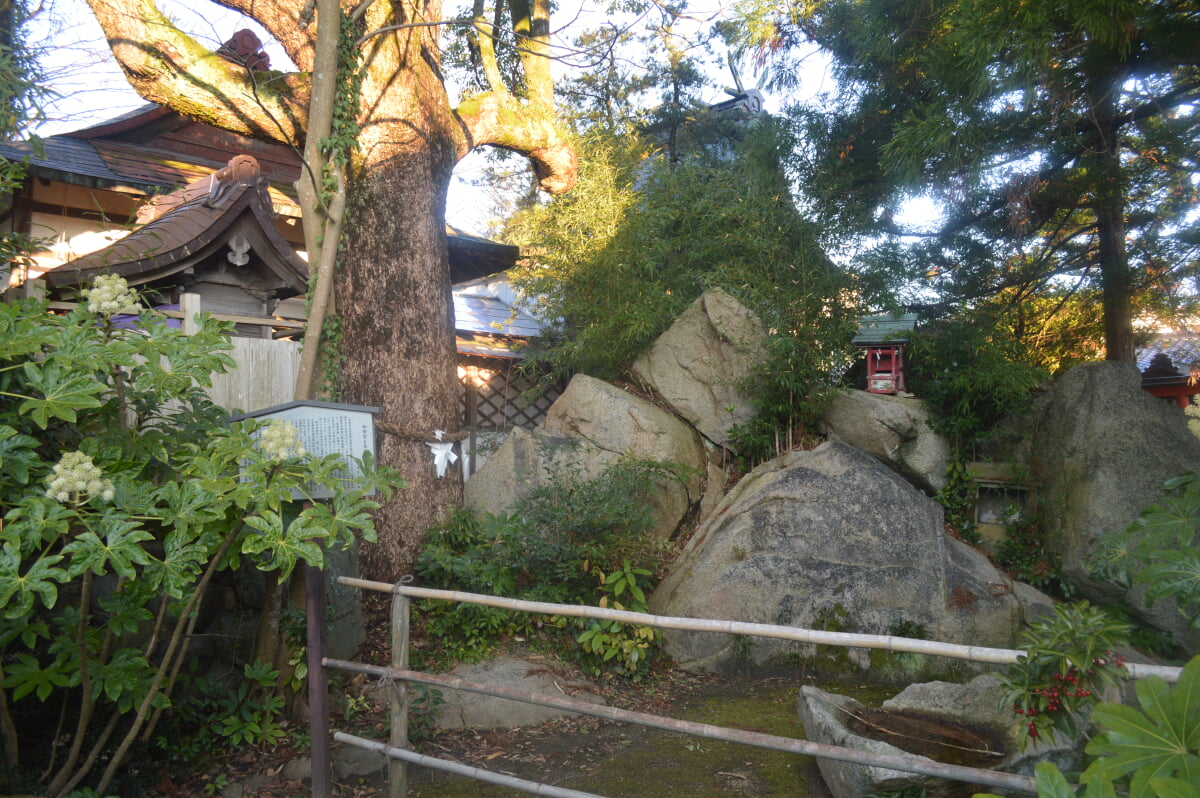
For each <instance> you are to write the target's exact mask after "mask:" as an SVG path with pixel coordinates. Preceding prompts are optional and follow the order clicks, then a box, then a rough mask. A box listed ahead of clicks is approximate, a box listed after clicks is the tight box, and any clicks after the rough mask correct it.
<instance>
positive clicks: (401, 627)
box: [388, 592, 409, 798]
mask: <svg viewBox="0 0 1200 798" xmlns="http://www.w3.org/2000/svg"><path fill="white" fill-rule="evenodd" d="M408 622H409V600H408V596H406V595H404V594H403V593H400V592H396V593H394V594H393V595H392V667H393V668H395V669H396V670H407V669H408ZM389 696H390V699H391V710H392V728H391V734H390V736H389V738H388V742H389V743H391V746H392V747H393V748H408V683H407V682H403V681H393V682H392V689H391V691H390V692H389ZM407 792H408V765H407V763H405V761H404V760H403V759H389V760H388V798H404V795H405V794H406V793H407Z"/></svg>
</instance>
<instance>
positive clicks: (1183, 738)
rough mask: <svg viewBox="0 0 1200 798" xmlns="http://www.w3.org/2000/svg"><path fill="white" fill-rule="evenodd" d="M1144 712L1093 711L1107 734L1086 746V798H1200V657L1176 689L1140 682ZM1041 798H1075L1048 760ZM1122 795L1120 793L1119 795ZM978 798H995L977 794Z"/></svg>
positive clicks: (1104, 707) (1115, 707) (1040, 780)
mask: <svg viewBox="0 0 1200 798" xmlns="http://www.w3.org/2000/svg"><path fill="white" fill-rule="evenodd" d="M1137 697H1138V704H1139V705H1140V706H1141V711H1140V712H1139V711H1138V710H1136V709H1134V708H1133V707H1129V706H1125V705H1124V704H1100V705H1099V706H1097V707H1096V709H1095V711H1094V712H1093V713H1092V720H1094V721H1095V722H1096V723H1097V724H1098V725H1099V726H1100V728H1101V729H1102V730H1103V731H1101V733H1100V734H1098V735H1097V736H1096V737H1094V738H1093V739H1092V741H1091V742H1089V743H1088V745H1087V749H1086V750H1087V753H1088V755H1089V757H1090V761H1089V763H1088V766H1087V769H1086V770H1084V771H1083V774H1082V775H1081V776H1080V778H1079V782H1080V784H1082V785H1085V787H1086V789H1085V790H1084V791H1083V793H1081V795H1082V796H1084V798H1115V796H1117V795H1129V796H1130V798H1200V786H1198V785H1200V657H1193V658H1192V660H1191V661H1190V662H1189V663H1188V664H1187V665H1186V666H1185V667H1184V669H1183V673H1182V674H1181V675H1180V678H1179V682H1178V683H1177V684H1176V685H1174V686H1173V687H1172V686H1170V685H1168V684H1167V683H1166V682H1164V681H1163V680H1162V679H1160V678H1159V677H1157V676H1149V677H1147V678H1145V679H1139V680H1138V682H1137ZM1037 788H1038V795H1039V796H1041V798H1070V797H1071V796H1074V795H1076V794H1077V793H1076V791H1075V789H1074V788H1073V787H1072V786H1071V784H1070V782H1068V781H1067V779H1066V777H1065V776H1063V774H1062V773H1061V772H1059V770H1058V768H1056V767H1055V766H1054V765H1053V764H1051V763H1049V762H1042V763H1039V764H1038V766H1037ZM1118 791H1119V792H1118ZM975 798H992V796H987V795H977V796H975Z"/></svg>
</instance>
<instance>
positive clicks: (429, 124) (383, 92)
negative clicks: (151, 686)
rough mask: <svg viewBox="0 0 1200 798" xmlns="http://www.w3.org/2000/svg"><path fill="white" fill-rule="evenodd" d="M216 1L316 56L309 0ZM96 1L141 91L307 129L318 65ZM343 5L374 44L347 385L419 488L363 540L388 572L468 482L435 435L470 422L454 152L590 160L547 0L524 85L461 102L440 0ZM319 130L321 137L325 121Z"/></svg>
mask: <svg viewBox="0 0 1200 798" xmlns="http://www.w3.org/2000/svg"><path fill="white" fill-rule="evenodd" d="M216 1H217V2H218V3H220V4H221V5H224V6H227V7H229V8H234V9H238V10H241V11H243V12H244V13H246V14H248V15H249V16H251V17H253V18H255V19H257V20H258V21H259V22H261V23H262V24H263V25H264V26H265V27H266V28H267V30H268V31H270V32H271V33H272V34H273V35H274V36H276V38H277V39H278V40H279V41H280V42H281V43H282V44H283V45H284V48H285V49H286V51H287V53H288V55H289V56H290V57H291V58H292V60H293V62H294V63H296V64H297V65H298V66H299V67H300V68H301V69H305V70H310V69H313V68H314V52H315V50H314V44H315V39H314V37H313V33H312V30H311V26H309V27H305V26H304V25H301V24H299V18H300V14H301V10H302V9H303V8H304V4H302V3H296V2H292V1H291V0H216ZM88 2H89V3H90V4H91V6H92V9H93V11H94V12H95V14H96V19H97V20H98V21H99V22H100V23H101V25H102V26H103V27H104V30H105V35H106V37H107V38H108V40H109V44H110V46H111V47H112V49H113V54H114V55H115V56H116V57H117V60H118V61H119V62H120V63H121V66H122V68H123V69H124V70H125V72H126V74H127V75H128V76H129V79H130V82H131V83H132V84H133V85H134V87H135V88H136V89H137V90H138V92H139V93H140V94H141V95H142V96H143V97H145V98H147V99H150V100H152V101H154V102H161V103H164V104H167V105H169V106H171V107H173V108H175V109H176V110H177V111H179V112H180V113H183V114H185V115H188V116H190V117H192V118H195V119H200V120H202V121H204V122H206V123H208V124H213V125H216V126H218V127H222V128H225V129H227V130H232V131H235V132H238V133H243V134H246V135H251V136H258V137H261V138H264V139H268V140H284V141H291V142H293V143H294V142H297V141H299V140H300V139H301V138H302V137H303V131H304V130H305V125H306V123H307V121H308V119H307V117H308V106H307V99H308V93H309V86H310V85H311V82H310V80H309V78H308V76H306V75H302V74H293V75H284V76H272V77H270V83H269V86H270V91H266V90H265V88H266V85H267V84H263V85H260V84H259V82H258V76H257V73H252V72H249V71H247V70H246V69H244V68H243V67H241V66H238V65H236V64H233V63H232V62H230V61H227V60H225V59H224V58H221V57H219V56H217V55H216V54H214V53H212V52H211V51H210V50H208V48H206V47H204V46H203V45H201V44H199V43H198V42H196V41H195V40H194V39H192V38H191V37H189V36H187V35H186V34H184V33H183V32H181V31H180V30H179V29H178V28H176V27H175V26H174V25H172V24H171V23H170V20H168V19H167V18H166V17H164V16H163V15H161V14H160V13H158V11H157V9H155V8H154V5H153V1H152V0H88ZM341 5H342V8H343V9H344V10H345V11H349V10H350V9H351V8H356V9H357V10H358V13H359V16H356V19H357V24H358V25H359V28H360V29H359V34H365V35H364V36H363V37H362V38H361V39H359V40H358V42H357V43H356V44H355V47H356V48H357V51H358V53H359V54H361V56H362V63H361V70H360V71H359V72H358V73H357V74H359V75H361V78H362V83H361V93H360V96H359V102H358V108H357V110H358V121H359V129H358V130H357V131H351V130H346V129H340V130H337V131H335V132H336V133H337V137H340V138H342V139H344V138H345V137H354V138H355V139H356V142H355V143H356V145H357V146H356V148H355V149H354V152H353V154H352V156H351V157H352V163H351V165H350V168H349V174H348V183H349V189H348V196H347V202H346V213H345V219H344V222H343V227H342V231H343V237H342V242H341V247H340V256H339V266H340V268H339V269H338V270H337V273H336V277H335V280H334V289H335V297H336V305H337V308H338V312H339V313H340V314H341V318H342V323H343V327H342V341H341V346H340V350H341V356H342V366H341V398H342V399H343V400H344V401H347V402H354V403H358V404H366V405H378V406H380V407H382V408H383V414H382V417H381V418H380V419H379V421H380V422H381V424H380V426H381V429H382V430H383V434H381V435H380V436H379V441H378V444H379V448H378V452H377V454H378V459H379V461H380V462H381V463H383V464H385V465H388V466H391V467H393V468H396V469H397V470H399V471H400V474H401V476H402V477H403V478H404V479H405V480H407V481H408V485H409V487H408V489H407V490H404V491H401V492H399V493H398V494H397V495H396V497H395V498H394V499H393V500H392V501H390V502H389V503H388V505H387V506H385V507H384V509H383V510H382V511H381V512H379V513H376V515H375V525H376V528H377V531H378V533H379V541H380V542H379V543H378V544H376V545H374V546H365V547H364V548H363V557H362V562H363V571H364V573H366V574H367V575H369V576H373V577H377V578H379V579H382V580H388V581H391V580H393V579H396V578H398V577H399V576H402V575H403V573H404V572H405V571H406V570H408V569H409V568H410V567H411V566H412V563H413V560H414V559H415V556H416V553H417V550H418V548H419V546H420V541H421V537H422V534H423V532H424V531H425V530H426V529H427V528H428V527H429V526H431V525H432V524H435V523H437V522H438V521H440V520H442V519H443V518H444V517H445V515H446V513H447V511H448V509H449V508H451V507H453V506H454V505H455V504H456V503H457V502H458V501H459V500H460V499H461V496H462V479H461V473H460V472H459V471H457V470H452V471H450V472H449V473H448V474H447V475H446V476H445V477H442V478H438V477H437V476H436V474H435V471H434V466H433V458H432V456H431V454H430V451H429V449H428V447H427V446H426V445H425V444H426V442H429V441H432V440H434V431H435V430H438V429H440V430H445V431H446V432H451V433H453V432H456V431H457V430H458V425H459V409H458V408H459V396H458V392H459V387H458V379H457V373H456V362H455V347H454V323H453V305H452V303H451V297H450V269H449V265H448V262H447V257H446V238H445V203H446V191H447V188H448V187H449V183H450V175H451V172H452V170H453V168H454V164H455V163H456V162H457V161H458V159H460V158H462V157H464V156H465V155H466V154H467V153H468V152H470V151H471V150H472V149H473V148H475V147H479V146H484V145H492V146H499V147H504V148H507V149H510V150H514V151H516V152H521V153H523V154H524V155H526V156H527V157H529V158H530V160H532V161H533V163H534V167H535V169H536V171H537V174H538V178H539V186H540V187H541V188H542V189H544V190H546V191H550V192H561V191H566V190H568V189H570V187H571V186H572V185H573V184H574V182H575V172H576V166H577V164H576V161H575V154H574V151H573V150H572V148H571V145H570V142H569V140H568V139H567V137H566V136H565V135H564V134H563V131H562V130H560V129H559V127H558V125H557V123H556V122H555V120H554V116H553V107H552V100H553V91H552V87H551V85H550V78H551V75H550V70H549V66H548V59H547V58H546V54H547V53H548V51H547V50H546V42H545V41H544V40H545V38H546V37H548V35H549V3H548V2H547V0H518V2H517V4H516V9H515V11H516V14H515V19H516V20H517V21H518V22H519V23H520V26H519V27H520V30H519V31H518V34H519V35H520V36H521V37H522V41H523V43H524V45H525V46H524V49H523V51H522V53H521V55H520V59H521V63H522V64H523V66H524V68H525V71H526V76H525V77H526V85H527V88H528V98H527V100H526V101H520V100H518V99H516V98H514V97H513V96H512V95H511V94H510V93H508V92H507V90H505V89H504V87H503V86H502V85H497V86H493V90H492V91H491V92H485V93H483V94H479V95H474V96H472V97H470V98H468V99H467V100H465V101H463V103H462V104H461V105H460V106H459V107H458V108H456V109H455V108H451V105H450V99H449V97H448V95H447V93H446V89H445V86H444V85H443V84H442V74H441V63H440V60H441V57H440V51H439V37H440V35H441V33H440V28H439V25H438V23H439V22H440V21H441V19H442V9H441V2H440V0H375V2H373V3H355V2H352V0H342V3H341ZM330 21H331V20H326V21H325V22H326V27H327V23H328V22H330ZM318 22H319V23H320V20H318ZM493 60H494V55H493ZM492 66H493V67H495V64H494V63H493V65H492ZM322 69H326V70H327V69H328V67H322ZM490 74H494V75H495V74H498V72H497V70H496V69H495V68H493V69H491V70H490ZM337 79H338V80H339V81H340V82H339V85H338V86H337V87H336V91H337V92H338V96H339V98H341V99H345V98H347V97H349V96H351V95H350V94H349V84H350V82H351V81H350V76H349V75H348V74H345V73H343V74H339V75H338V76H337ZM318 94H319V92H318ZM316 135H317V138H318V139H320V138H321V135H320V130H317V132H316ZM343 143H345V141H343ZM310 201H311V200H310ZM326 245H328V242H327V244H326Z"/></svg>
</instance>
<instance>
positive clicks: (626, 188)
mask: <svg viewBox="0 0 1200 798" xmlns="http://www.w3.org/2000/svg"><path fill="white" fill-rule="evenodd" d="M703 124H708V125H713V128H712V132H711V134H710V135H711V138H712V140H711V141H706V142H705V143H704V144H703V146H701V145H697V146H696V147H695V149H693V150H690V151H688V152H686V153H684V154H682V155H681V156H680V157H679V158H678V159H677V160H671V159H669V158H666V157H663V156H661V155H653V156H651V157H645V156H646V150H639V149H638V148H637V147H636V146H634V145H633V144H630V143H629V139H628V138H626V139H620V140H617V141H613V140H612V139H611V138H609V137H607V136H605V135H604V134H602V133H599V132H597V133H593V134H590V135H589V136H588V137H586V138H585V139H584V140H583V141H582V142H581V150H582V151H583V154H584V157H583V158H582V161H583V166H582V167H581V173H580V186H579V188H578V190H577V191H573V192H571V193H570V194H568V195H566V196H565V197H563V198H558V199H555V200H554V201H553V202H551V203H549V204H547V205H545V206H541V207H538V208H535V209H532V210H530V211H528V212H526V213H523V214H521V215H518V216H517V217H516V218H514V220H513V221H512V222H511V223H510V225H509V227H508V228H507V230H506V234H507V236H508V237H509V238H510V240H513V241H515V242H517V243H521V244H525V245H529V246H536V247H538V248H539V249H541V250H542V251H543V253H544V254H542V255H540V256H539V258H538V263H537V265H536V266H532V267H530V268H528V269H527V270H525V271H524V272H520V273H518V274H517V276H516V282H517V283H518V284H519V285H520V287H521V288H523V289H524V290H525V291H526V293H527V294H528V295H530V296H536V297H539V298H541V299H542V300H543V301H544V307H542V308H541V310H542V312H543V315H544V317H545V318H549V319H558V320H560V322H559V323H558V325H557V326H556V327H555V328H554V329H552V330H551V333H550V334H549V335H548V336H547V337H546V339H545V341H544V342H543V343H542V344H541V345H540V346H535V347H534V348H533V350H532V352H531V355H532V357H531V358H530V359H529V362H530V364H531V368H541V369H545V370H546V373H547V375H548V378H549V379H558V378H561V377H562V376H565V375H567V374H569V373H572V372H584V373H587V374H592V375H594V376H597V377H601V378H608V379H612V378H617V377H620V376H622V375H623V374H624V373H625V370H626V369H627V368H628V366H629V364H630V363H632V362H633V360H634V359H635V358H636V357H637V356H638V355H640V354H641V353H642V352H643V351H644V350H645V349H646V347H648V346H649V345H650V344H651V343H652V342H653V341H654V339H655V338H656V337H657V336H658V335H660V334H661V333H662V332H663V331H664V330H665V329H666V328H667V327H668V326H669V325H670V324H671V323H672V322H673V321H674V320H675V319H676V318H677V317H678V316H679V314H680V313H681V312H682V311H683V310H684V309H685V308H686V307H687V306H688V305H689V304H690V303H691V302H692V301H694V300H695V299H696V298H697V297H698V296H700V294H701V293H703V292H704V291H705V290H707V289H710V288H720V289H723V290H725V291H726V292H728V293H729V294H731V295H732V296H734V297H735V298H737V299H738V300H739V301H741V302H742V303H743V304H745V305H746V306H747V307H749V308H750V309H751V310H753V311H755V312H756V313H757V314H758V316H759V318H761V319H762V321H763V322H764V324H765V326H766V328H767V330H768V334H769V340H768V344H767V346H768V352H767V362H766V363H765V364H764V365H763V366H762V367H761V368H760V369H758V370H757V371H756V372H755V373H754V374H753V375H752V376H751V377H750V379H749V380H748V385H747V386H746V389H747V394H748V395H749V396H751V397H753V401H754V402H755V405H756V410H757V411H758V420H756V421H754V422H752V423H751V424H749V425H746V427H745V428H744V429H742V430H740V431H739V435H740V440H741V445H742V450H743V451H744V452H745V453H747V454H748V455H749V456H751V457H758V456H761V455H764V454H766V453H768V452H773V451H774V445H775V441H776V439H777V438H778V437H781V435H780V430H781V429H787V428H788V426H789V425H792V426H802V425H805V424H809V423H811V421H812V420H813V418H815V416H816V415H818V414H819V412H820V408H821V402H822V400H823V399H824V398H825V394H824V391H823V388H824V386H826V385H828V384H829V383H830V381H831V380H832V375H833V374H834V373H836V371H837V369H838V367H839V366H842V365H844V364H845V362H846V358H847V350H846V345H847V344H848V341H849V339H850V337H851V335H852V332H853V327H854V325H855V319H856V316H857V313H856V312H855V311H854V310H852V309H851V308H849V307H848V306H847V305H848V303H847V300H846V298H847V297H848V296H851V295H852V294H853V286H852V284H851V282H850V281H849V279H848V278H847V277H846V275H845V273H844V272H842V271H841V270H839V269H838V268H836V267H835V266H834V265H833V264H832V263H831V262H830V261H829V259H828V258H827V257H826V256H825V254H824V253H823V252H822V251H821V250H820V248H819V247H818V246H817V243H816V239H817V236H816V232H815V230H814V229H813V227H812V226H811V225H810V224H809V223H808V222H806V221H805V220H804V219H803V218H802V217H801V216H800V214H799V213H798V212H797V211H796V208H795V206H794V205H793V202H792V196H791V193H790V190H789V187H788V180H787V172H786V168H785V164H784V163H783V153H785V152H787V151H788V150H789V149H790V147H791V144H792V142H791V141H790V139H789V137H788V133H787V131H786V130H785V129H784V128H783V127H782V126H780V125H778V124H776V123H773V122H770V121H767V120H760V121H759V122H758V123H756V124H755V125H754V126H752V127H750V128H749V129H748V130H745V131H734V132H730V131H728V130H725V129H724V128H721V127H720V126H719V125H716V123H715V122H712V121H709V122H706V123H703ZM697 125H698V126H702V125H701V123H697ZM647 150H648V148H647ZM639 158H641V159H642V160H639Z"/></svg>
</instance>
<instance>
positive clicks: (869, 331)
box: [851, 313, 917, 344]
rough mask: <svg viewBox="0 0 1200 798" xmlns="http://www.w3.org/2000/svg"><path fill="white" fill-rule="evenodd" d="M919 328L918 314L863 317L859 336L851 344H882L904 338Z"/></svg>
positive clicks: (859, 323) (859, 326) (859, 322)
mask: <svg viewBox="0 0 1200 798" xmlns="http://www.w3.org/2000/svg"><path fill="white" fill-rule="evenodd" d="M916 326H917V314H916V313H886V314H883V315H879V316H863V317H862V318H861V319H859V320H858V334H857V335H855V336H854V338H853V340H851V343H854V344H881V343H883V342H884V341H889V340H893V339H899V338H903V337H904V333H906V332H910V331H912V330H913V329H915V328H916Z"/></svg>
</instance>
